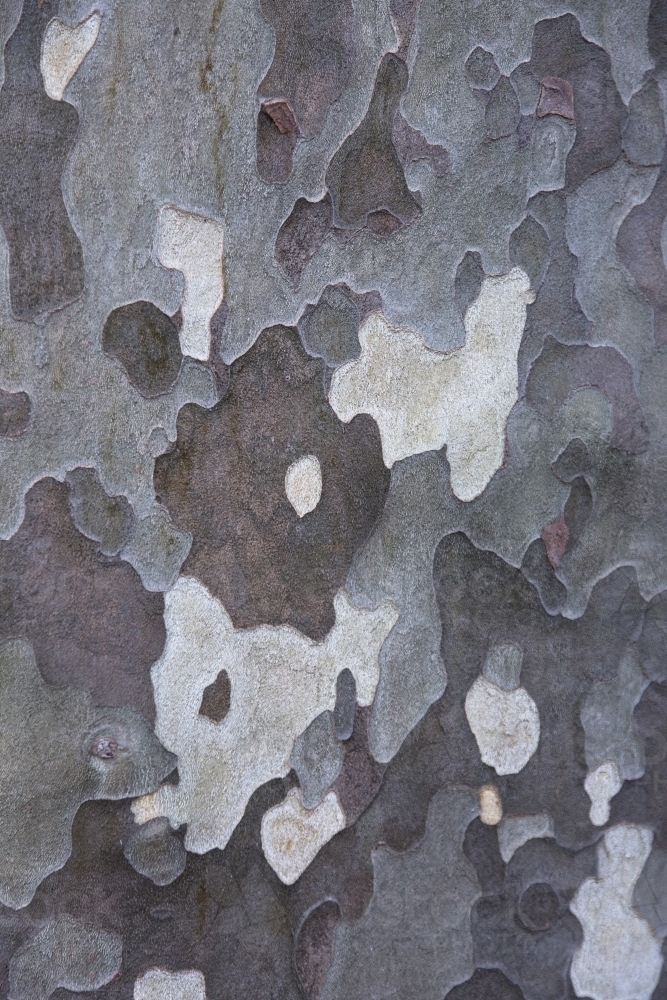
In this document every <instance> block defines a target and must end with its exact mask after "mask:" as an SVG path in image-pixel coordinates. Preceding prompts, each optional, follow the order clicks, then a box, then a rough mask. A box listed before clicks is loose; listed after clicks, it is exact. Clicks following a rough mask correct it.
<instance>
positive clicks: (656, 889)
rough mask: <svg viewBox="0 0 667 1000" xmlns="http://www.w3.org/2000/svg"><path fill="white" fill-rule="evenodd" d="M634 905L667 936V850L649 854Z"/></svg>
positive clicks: (662, 936)
mask: <svg viewBox="0 0 667 1000" xmlns="http://www.w3.org/2000/svg"><path fill="white" fill-rule="evenodd" d="M632 905H633V906H634V908H635V910H636V911H637V913H638V914H639V916H640V917H643V919H644V920H646V921H648V923H649V924H650V926H651V929H652V930H653V933H654V934H655V935H656V937H660V938H664V937H665V936H667V851H663V850H660V848H657V847H654V848H653V850H652V851H651V853H650V854H649V856H648V859H647V861H646V864H645V865H644V868H643V870H642V873H641V875H640V876H639V878H638V879H637V883H636V885H635V888H634V892H633V896H632ZM654 995H655V994H654Z"/></svg>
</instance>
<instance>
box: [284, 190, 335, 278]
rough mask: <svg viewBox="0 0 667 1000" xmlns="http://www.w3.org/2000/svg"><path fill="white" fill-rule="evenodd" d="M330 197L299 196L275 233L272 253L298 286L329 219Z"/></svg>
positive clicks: (330, 211) (321, 239)
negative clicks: (310, 199) (309, 197)
mask: <svg viewBox="0 0 667 1000" xmlns="http://www.w3.org/2000/svg"><path fill="white" fill-rule="evenodd" d="M331 213H332V208H331V198H330V197H329V195H328V194H327V195H325V196H324V197H323V198H322V199H321V200H320V201H316V202H312V201H308V199H307V198H298V199H297V201H296V202H295V203H294V207H293V208H292V211H291V212H290V214H289V215H288V217H287V218H286V219H285V221H284V222H283V224H282V226H281V227H280V229H279V230H278V235H277V236H276V244H275V248H274V256H275V258H276V262H277V264H278V267H279V268H280V269H281V271H282V272H283V274H284V275H285V277H286V278H287V280H288V281H289V282H290V284H291V285H292V286H293V288H297V287H298V285H299V281H300V280H301V274H302V272H303V269H304V267H305V266H306V264H307V263H308V261H309V260H310V259H311V257H313V256H314V255H315V254H316V253H317V251H318V250H319V248H320V247H321V246H322V244H323V243H324V240H325V239H326V237H327V234H328V232H329V230H330V229H331V219H332V214H331Z"/></svg>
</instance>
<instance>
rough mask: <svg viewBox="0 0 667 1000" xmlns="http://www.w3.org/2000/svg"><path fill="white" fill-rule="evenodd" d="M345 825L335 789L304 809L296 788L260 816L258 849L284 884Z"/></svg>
mask: <svg viewBox="0 0 667 1000" xmlns="http://www.w3.org/2000/svg"><path fill="white" fill-rule="evenodd" d="M344 829H345V816H344V814H343V810H342V809H341V807H340V802H339V801H338V797H337V796H336V793H335V792H329V794H328V795H325V797H324V798H323V799H322V801H321V802H320V804H319V805H318V806H316V807H315V808H314V809H305V808H304V807H303V804H302V802H301V796H300V794H299V791H298V789H296V788H293V789H292V790H291V792H290V793H289V795H288V796H287V798H286V799H285V800H284V802H281V803H279V805H277V806H274V807H273V809H269V810H268V812H266V813H265V814H264V816H263V818H262V850H263V851H264V856H265V858H266V860H267V861H268V862H269V864H270V865H271V867H272V868H273V870H274V872H275V873H276V875H277V876H278V878H279V879H280V881H281V882H284V883H285V885H293V883H294V882H296V880H297V879H298V878H299V876H300V875H301V874H302V872H304V871H305V870H306V868H307V867H308V865H309V864H310V863H311V861H313V860H314V859H315V857H316V856H317V854H318V852H319V851H320V850H321V848H322V847H324V845H325V844H328V843H329V841H330V840H331V838H332V837H335V835H336V834H337V833H339V832H340V831H341V830H344Z"/></svg>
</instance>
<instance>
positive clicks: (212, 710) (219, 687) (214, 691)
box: [199, 670, 232, 725]
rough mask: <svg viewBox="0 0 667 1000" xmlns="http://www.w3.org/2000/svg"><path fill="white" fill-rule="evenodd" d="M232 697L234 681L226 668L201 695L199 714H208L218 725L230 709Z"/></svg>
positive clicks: (208, 717)
mask: <svg viewBox="0 0 667 1000" xmlns="http://www.w3.org/2000/svg"><path fill="white" fill-rule="evenodd" d="M231 697H232V682H231V681H230V679H229V674H228V673H227V671H226V670H221V671H220V673H219V674H218V676H217V677H216V679H215V680H214V681H213V683H212V684H208V685H207V686H206V687H205V688H204V691H203V694H202V696H201V705H200V706H199V714H200V715H204V716H206V718H207V719H210V720H211V722H215V724H216V725H217V724H218V723H219V722H222V720H223V719H224V717H225V716H226V715H227V712H228V711H229V706H230V704H231Z"/></svg>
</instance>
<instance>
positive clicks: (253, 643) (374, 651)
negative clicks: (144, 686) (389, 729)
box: [132, 577, 397, 854]
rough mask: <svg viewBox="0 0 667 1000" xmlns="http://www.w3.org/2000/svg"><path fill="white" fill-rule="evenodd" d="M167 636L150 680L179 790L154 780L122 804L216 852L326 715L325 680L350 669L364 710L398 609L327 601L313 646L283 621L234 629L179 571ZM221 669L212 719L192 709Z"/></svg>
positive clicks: (331, 691)
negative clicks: (218, 707)
mask: <svg viewBox="0 0 667 1000" xmlns="http://www.w3.org/2000/svg"><path fill="white" fill-rule="evenodd" d="M165 605H166V607H165V624H166V627H167V642H166V645H165V649H164V652H163V654H162V656H161V658H160V659H159V660H158V661H157V663H156V664H155V665H154V666H153V668H152V671H151V677H152V680H153V690H154V693H155V705H156V708H157V722H156V727H155V731H156V734H157V736H158V738H159V739H160V740H161V742H162V744H163V745H164V746H165V747H168V748H170V749H172V750H173V752H174V753H176V754H178V773H179V783H178V785H163V786H162V787H161V788H159V789H158V791H157V792H155V793H154V794H152V795H146V796H143V797H142V798H141V799H138V800H136V801H135V802H134V803H133V806H132V809H133V812H134V815H135V818H136V819H137V821H138V822H140V823H144V822H147V821H148V820H149V819H154V818H155V817H156V816H167V817H168V818H169V821H170V823H171V825H172V826H173V827H174V828H176V827H178V826H180V825H181V824H182V823H187V824H188V831H187V834H186V838H185V847H186V849H187V850H189V851H194V852H196V853H197V854H204V853H205V852H206V851H210V850H211V848H213V847H219V848H223V847H225V845H226V844H227V842H228V840H229V838H230V837H231V835H232V833H233V831H234V829H235V827H236V825H237V824H238V823H239V821H240V820H241V818H242V816H243V813H244V811H245V807H246V805H247V803H248V799H249V798H250V796H251V795H252V793H253V792H254V791H255V789H256V788H259V786H260V785H263V784H264V783H265V782H266V781H270V780H271V779H272V778H278V777H284V776H285V775H286V774H287V773H288V771H289V769H290V756H291V753H292V749H293V746H294V741H295V739H296V738H297V736H299V735H300V733H302V732H303V731H304V729H306V727H307V726H308V725H309V724H310V723H311V722H312V721H313V719H314V718H315V717H316V716H317V715H319V714H320V713H321V712H324V711H326V710H329V711H333V708H334V705H335V702H336V679H337V677H338V674H339V673H340V672H341V670H343V669H344V668H345V667H348V668H349V669H350V670H351V671H352V673H353V674H354V677H355V680H356V685H357V701H358V702H359V704H360V705H370V704H371V702H372V701H373V698H374V696H375V689H376V687H377V683H378V679H379V675H380V666H379V662H378V657H379V654H380V649H381V647H382V644H383V642H384V640H385V639H386V637H387V635H388V634H389V632H390V631H391V629H392V628H393V626H394V623H395V622H396V619H397V613H396V610H395V608H394V606H393V604H391V603H389V602H388V601H384V602H383V603H382V604H381V605H380V606H379V607H378V608H376V609H375V610H373V611H369V610H365V609H361V608H355V607H353V606H352V605H351V604H350V603H349V601H348V599H347V597H346V596H345V594H344V592H342V591H341V592H339V593H338V594H337V595H336V597H335V599H334V608H335V611H336V624H335V625H334V627H333V628H332V629H331V631H330V632H329V634H328V635H327V637H326V639H325V640H324V641H323V642H319V643H318V642H314V641H313V640H312V639H309V638H307V637H306V636H304V635H302V634H301V633H300V632H297V631H296V629H293V628H291V627H290V626H287V625H281V626H278V627H275V626H270V625H260V626H259V627H258V628H252V629H235V628H234V626H233V625H232V622H231V619H230V618H229V615H228V614H227V612H226V611H225V609H224V607H223V606H222V604H221V603H220V602H219V601H218V600H216V599H215V598H214V597H212V596H211V594H210V593H209V592H208V590H207V589H206V587H204V586H203V584H201V583H199V581H198V580H195V579H193V578H191V577H181V578H180V579H179V580H178V582H177V583H176V585H175V586H174V587H173V589H172V590H171V591H169V592H168V593H167V594H166V596H165ZM221 670H226V671H227V674H228V676H229V679H230V681H231V704H230V708H229V711H228V713H227V715H226V716H225V717H224V719H223V720H222V721H221V722H219V723H215V722H212V721H211V720H210V719H207V718H206V717H205V716H202V715H200V714H199V708H200V705H201V699H202V694H203V691H204V688H205V687H207V686H208V685H209V684H211V683H212V682H213V681H214V680H215V678H216V677H217V676H218V674H219V673H220V671H221Z"/></svg>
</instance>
